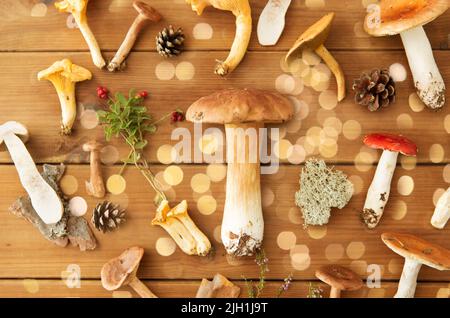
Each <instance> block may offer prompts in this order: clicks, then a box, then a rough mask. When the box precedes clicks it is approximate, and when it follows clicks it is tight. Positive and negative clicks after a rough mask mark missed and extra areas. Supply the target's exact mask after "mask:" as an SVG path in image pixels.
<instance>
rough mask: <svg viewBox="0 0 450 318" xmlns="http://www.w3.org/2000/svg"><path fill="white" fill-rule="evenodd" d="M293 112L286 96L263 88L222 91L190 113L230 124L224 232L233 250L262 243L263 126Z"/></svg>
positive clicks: (244, 251) (248, 251)
mask: <svg viewBox="0 0 450 318" xmlns="http://www.w3.org/2000/svg"><path fill="white" fill-rule="evenodd" d="M293 114H294V110H293V106H292V104H291V103H290V101H289V100H288V99H287V98H285V97H283V96H281V95H279V94H277V93H273V92H269V91H264V90H258V89H227V90H222V91H218V92H215V93H213V94H211V95H209V96H205V97H202V98H200V99H199V100H197V101H195V102H194V103H193V104H192V105H191V106H190V107H189V109H188V111H187V113H186V118H187V120H189V121H192V122H194V123H205V124H206V123H210V124H222V125H223V124H224V125H225V134H226V142H227V162H228V167H227V184H226V198H225V207H224V213H223V221H222V231H221V237H222V242H223V244H224V246H225V248H226V250H227V252H228V253H229V254H233V255H235V256H245V255H252V254H253V253H254V252H255V251H256V250H257V249H258V248H259V247H260V246H261V243H262V239H263V232H264V220H263V214H262V209H261V188H260V162H259V145H260V140H259V133H260V131H259V130H260V129H262V128H264V123H282V122H285V121H288V120H290V119H291V118H292V116H293Z"/></svg>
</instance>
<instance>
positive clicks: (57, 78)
mask: <svg viewBox="0 0 450 318" xmlns="http://www.w3.org/2000/svg"><path fill="white" fill-rule="evenodd" d="M91 77H92V74H91V72H89V71H88V70H87V69H85V68H84V67H81V66H78V65H75V64H72V62H71V61H70V60H69V59H63V60H61V61H57V62H55V63H53V64H52V65H51V66H50V67H49V68H47V69H45V70H43V71H40V72H39V73H38V79H39V80H42V79H46V80H48V81H50V82H52V84H53V86H54V87H55V89H56V93H57V94H58V97H59V102H60V104H61V113H62V121H61V132H62V134H64V135H69V134H70V133H71V132H72V127H73V124H74V122H75V119H76V116H77V103H76V100H75V84H76V83H77V82H81V81H85V80H89V79H91Z"/></svg>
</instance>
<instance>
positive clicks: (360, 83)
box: [353, 69, 395, 111]
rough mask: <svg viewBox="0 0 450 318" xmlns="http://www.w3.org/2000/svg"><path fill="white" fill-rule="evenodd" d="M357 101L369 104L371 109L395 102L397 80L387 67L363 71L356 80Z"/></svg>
mask: <svg viewBox="0 0 450 318" xmlns="http://www.w3.org/2000/svg"><path fill="white" fill-rule="evenodd" d="M353 91H354V92H355V102H356V103H357V104H358V105H362V106H367V108H368V109H369V110H370V111H376V110H377V109H379V108H380V107H387V106H388V105H390V104H392V103H394V102H395V82H394V80H393V79H392V77H390V76H389V71H388V70H386V69H375V70H373V71H371V72H370V73H363V74H362V75H361V77H360V78H359V79H357V80H355V81H354V83H353Z"/></svg>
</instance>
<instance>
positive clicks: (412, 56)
mask: <svg viewBox="0 0 450 318" xmlns="http://www.w3.org/2000/svg"><path fill="white" fill-rule="evenodd" d="M448 5H449V2H448V0H413V1H411V0H381V1H380V2H379V4H377V6H378V7H377V9H376V10H374V12H370V13H368V14H367V16H366V18H365V22H364V29H365V30H366V32H367V33H368V34H370V35H372V36H386V35H395V34H400V37H401V39H402V42H403V46H404V48H405V52H406V56H407V58H408V62H409V67H410V68H411V72H412V75H413V79H414V85H415V86H416V90H417V93H418V95H419V97H420V99H421V100H422V101H423V102H424V103H425V105H427V106H428V107H429V108H431V109H439V108H441V107H442V106H444V103H445V83H444V80H443V79H442V76H441V73H440V72H439V69H438V67H437V65H436V61H435V60H434V56H433V50H432V48H431V45H430V41H429V40H428V38H427V35H426V33H425V31H424V29H423V25H425V24H427V23H428V22H431V21H433V20H434V19H436V18H437V17H439V16H440V15H441V14H443V13H444V12H445V11H446V10H447V9H448Z"/></svg>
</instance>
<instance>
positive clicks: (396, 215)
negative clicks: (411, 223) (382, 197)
mask: <svg viewBox="0 0 450 318" xmlns="http://www.w3.org/2000/svg"><path fill="white" fill-rule="evenodd" d="M407 213H408V205H407V204H406V202H405V201H403V200H393V201H392V202H391V203H390V207H389V215H390V216H391V218H393V219H394V220H396V221H400V220H403V219H404V218H405V216H406V214H407Z"/></svg>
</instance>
